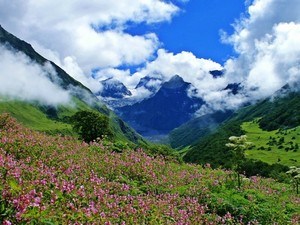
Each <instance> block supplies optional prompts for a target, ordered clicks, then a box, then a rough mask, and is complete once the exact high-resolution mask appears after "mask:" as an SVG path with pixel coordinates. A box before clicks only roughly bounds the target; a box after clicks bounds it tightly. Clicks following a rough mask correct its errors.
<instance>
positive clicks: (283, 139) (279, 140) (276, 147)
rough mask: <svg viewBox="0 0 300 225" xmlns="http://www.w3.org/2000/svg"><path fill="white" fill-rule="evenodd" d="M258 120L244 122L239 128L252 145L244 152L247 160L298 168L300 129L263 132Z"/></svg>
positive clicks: (299, 161) (299, 164) (299, 163)
mask: <svg viewBox="0 0 300 225" xmlns="http://www.w3.org/2000/svg"><path fill="white" fill-rule="evenodd" d="M259 122H260V119H255V120H253V121H251V122H244V123H243V124H242V126H241V128H242V129H243V131H244V132H245V134H246V135H247V136H248V140H249V141H250V142H252V143H253V146H252V148H251V150H249V151H246V155H247V158H250V159H255V160H260V161H263V162H266V163H268V164H275V163H278V164H281V165H285V166H300V149H299V144H300V127H295V128H292V129H278V130H273V131H265V130H262V129H261V128H260V127H259Z"/></svg>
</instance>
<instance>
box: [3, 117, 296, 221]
mask: <svg viewBox="0 0 300 225" xmlns="http://www.w3.org/2000/svg"><path fill="white" fill-rule="evenodd" d="M0 180H1V182H0V193H1V196H0V222H1V223H2V224H3V225H4V224H5V225H9V224H45V225H46V224H48V225H51V224H107V225H108V224H122V225H125V224H153V225H159V224H177V225H188V224H191V225H192V224H195V225H197V224H212V225H213V224H298V222H299V218H300V206H299V205H300V198H299V196H297V195H296V194H295V192H294V190H293V188H292V186H290V185H288V184H281V183H277V182H275V181H274V180H271V179H263V178H260V177H250V178H249V179H248V178H244V180H243V183H242V187H241V188H240V189H238V188H237V187H236V185H237V184H236V179H235V177H234V173H232V172H231V171H223V170H213V169H211V168H210V167H209V165H207V166H206V167H205V168H203V167H202V166H199V165H189V164H183V163H178V162H176V161H175V160H170V159H168V160H165V159H164V157H163V156H149V155H147V154H146V153H145V152H143V150H142V149H137V150H130V149H125V150H124V151H123V152H122V153H116V152H113V151H112V150H111V149H110V147H109V146H107V145H105V146H104V145H103V144H102V143H101V142H97V143H96V142H94V143H91V144H86V143H83V142H80V141H78V140H76V139H74V138H70V137H60V136H47V135H45V134H42V133H38V132H34V131H32V130H29V129H27V128H24V127H23V126H21V125H20V124H18V123H17V122H16V121H15V120H14V119H13V118H11V117H9V116H8V115H6V114H3V115H0Z"/></svg>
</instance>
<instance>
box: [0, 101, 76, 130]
mask: <svg viewBox="0 0 300 225" xmlns="http://www.w3.org/2000/svg"><path fill="white" fill-rule="evenodd" d="M0 113H9V114H10V115H12V116H13V117H15V118H16V119H17V120H18V121H19V122H21V123H22V124H23V125H25V126H26V127H29V128H31V129H33V130H37V131H42V132H47V133H63V134H72V127H71V125H69V124H66V123H62V122H59V121H55V120H52V119H49V118H48V117H47V115H46V114H45V113H44V112H42V111H41V110H40V109H39V108H38V107H37V106H36V105H34V104H30V103H25V102H20V101H1V102H0Z"/></svg>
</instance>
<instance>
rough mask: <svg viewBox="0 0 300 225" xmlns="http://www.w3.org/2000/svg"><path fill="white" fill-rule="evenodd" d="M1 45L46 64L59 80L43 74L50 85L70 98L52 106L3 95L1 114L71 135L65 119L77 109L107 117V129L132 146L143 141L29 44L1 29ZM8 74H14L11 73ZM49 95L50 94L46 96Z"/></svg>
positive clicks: (0, 102)
mask: <svg viewBox="0 0 300 225" xmlns="http://www.w3.org/2000/svg"><path fill="white" fill-rule="evenodd" d="M0 44H1V45H4V46H5V47H6V48H8V49H9V50H11V51H12V52H20V53H23V54H25V55H26V56H28V57H29V58H30V60H31V61H32V63H35V64H36V65H40V66H41V67H43V66H44V65H45V64H46V63H48V64H50V65H51V66H52V68H53V69H54V71H55V74H56V75H57V77H58V80H59V81H57V80H53V79H54V78H53V76H51V74H50V73H46V76H47V78H48V79H49V80H50V81H52V83H55V85H58V86H59V87H61V88H63V89H65V90H67V91H68V92H69V93H70V94H71V96H72V104H71V105H59V106H55V107H54V106H51V105H47V104H41V103H37V102H34V101H30V102H26V101H21V100H11V99H7V97H5V96H0V113H3V112H8V113H10V114H11V115H13V116H14V117H15V118H17V119H18V120H19V121H20V122H22V123H23V124H24V125H26V126H28V127H30V128H33V129H35V130H39V131H44V132H48V133H62V134H71V133H72V129H71V126H70V124H68V122H67V121H66V117H68V116H71V115H73V114H74V113H75V112H76V111H78V110H94V111H98V112H100V113H102V114H105V115H107V116H108V117H109V119H110V127H111V129H112V131H113V133H114V134H115V137H116V139H119V140H126V141H131V142H134V143H138V142H140V141H143V139H142V138H141V136H140V135H138V134H137V133H136V132H135V131H134V130H133V129H131V128H130V127H129V126H128V125H127V124H126V123H124V121H122V120H121V119H120V118H119V117H117V116H116V114H115V113H113V112H112V111H111V110H109V109H108V108H107V107H106V106H105V104H104V103H103V102H101V101H99V99H98V98H97V97H96V96H95V95H94V94H93V93H92V92H91V91H90V90H89V89H88V88H87V87H85V86H84V85H82V84H81V83H80V82H78V81H77V80H75V79H73V78H72V77H71V76H70V75H69V74H67V73H66V72H65V71H64V70H63V69H61V68H60V67H58V66H57V65H56V64H55V63H53V62H51V61H49V60H47V59H46V58H44V57H43V56H41V55H40V54H38V53H37V52H36V51H35V50H34V49H33V48H32V46H31V45H30V44H28V43H26V42H25V41H22V40H20V39H19V38H17V37H15V36H14V35H12V34H10V33H9V32H7V31H6V30H5V29H4V28H3V27H1V26H0ZM11 72H12V73H13V71H11ZM0 75H1V72H0ZM51 94H52V93H49V95H51Z"/></svg>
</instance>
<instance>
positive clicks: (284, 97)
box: [184, 87, 300, 175]
mask: <svg viewBox="0 0 300 225" xmlns="http://www.w3.org/2000/svg"><path fill="white" fill-rule="evenodd" d="M299 112H300V93H299V92H293V91H292V90H291V89H288V87H284V88H283V89H282V90H281V91H279V92H278V93H276V95H274V96H273V97H271V98H268V99H265V100H263V101H260V102H258V103H257V104H255V105H251V106H247V107H245V108H242V109H240V110H239V111H237V112H236V113H234V114H233V115H232V116H231V117H230V118H229V119H228V120H227V121H226V122H224V123H223V124H222V125H221V126H220V127H219V128H218V129H217V130H216V132H214V133H212V134H209V135H207V136H205V137H204V138H202V139H201V140H200V141H198V142H197V143H196V144H194V145H192V146H191V148H190V150H189V151H188V152H187V153H186V154H185V156H184V160H185V161H187V162H193V163H200V164H205V163H207V162H209V163H211V164H212V166H214V167H218V166H223V167H227V168H230V167H231V166H232V162H231V154H230V152H229V149H228V148H226V147H225V144H226V143H227V142H228V138H229V137H230V136H240V135H242V134H245V133H247V132H246V131H245V130H243V127H242V125H243V123H244V122H251V121H253V120H254V119H256V118H260V120H259V121H257V122H258V125H257V126H259V127H260V128H261V129H262V130H261V131H260V132H263V131H273V132H275V133H276V132H277V131H276V130H278V129H281V130H282V131H283V132H289V129H293V128H296V127H298V126H299V125H300V122H299V119H298V117H299ZM244 128H245V127H244ZM248 131H251V128H250V130H248ZM249 133H251V132H249ZM265 134H266V133H265ZM250 136H251V135H250ZM269 136H270V135H269ZM268 138H269V137H268ZM295 139H296V140H297V142H299V136H295ZM252 140H253V139H252ZM287 140H288V138H287V139H286V141H287ZM255 143H256V146H255V149H253V150H251V151H252V153H248V154H249V158H252V159H263V158H265V159H263V162H266V163H265V164H262V163H261V162H260V161H257V160H252V161H249V165H248V166H249V167H251V169H250V170H251V171H252V170H253V169H254V168H257V169H256V170H253V171H255V173H259V169H260V170H261V171H264V172H263V174H264V175H270V173H271V170H273V169H274V167H276V169H278V171H280V170H282V171H285V170H286V169H284V168H281V169H280V168H279V167H280V165H293V164H295V163H296V162H294V161H291V160H290V158H291V157H290V158H289V159H287V160H286V157H285V156H284V155H286V152H285V151H284V150H283V151H280V152H278V151H277V153H282V155H283V156H281V157H278V155H277V156H276V157H275V158H276V164H273V165H272V166H270V165H269V164H268V163H270V162H271V161H272V162H274V160H269V161H268V160H267V159H266V158H267V157H266V156H265V157H263V156H261V157H259V156H258V155H259V154H261V155H264V154H266V153H265V151H260V150H259V149H261V147H265V148H268V147H270V146H266V145H265V143H262V142H257V141H255ZM261 144H262V146H261ZM283 147H284V148H286V147H288V146H283ZM271 148H272V146H271ZM259 151H260V152H259ZM274 151H275V148H274ZM255 153H257V154H255ZM253 154H255V156H253ZM289 154H292V153H291V152H290V153H289ZM251 155H252V156H251ZM294 155H296V154H294ZM273 156H274V155H273ZM278 158H280V160H282V162H281V161H279V163H280V162H281V163H282V164H279V166H278V165H277V161H278ZM273 159H274V158H273ZM295 160H297V159H295ZM287 162H288V163H287ZM250 164H251V166H250ZM266 171H269V172H270V173H268V172H266ZM253 173H254V172H253Z"/></svg>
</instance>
